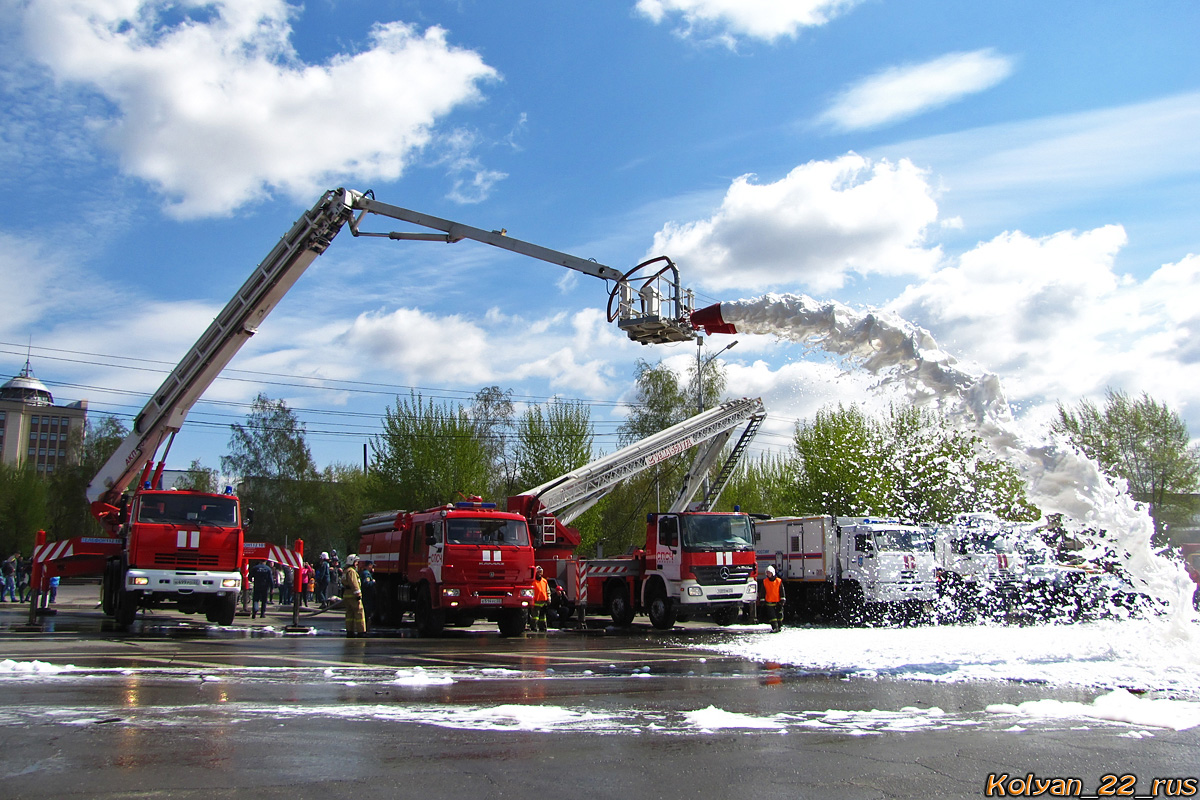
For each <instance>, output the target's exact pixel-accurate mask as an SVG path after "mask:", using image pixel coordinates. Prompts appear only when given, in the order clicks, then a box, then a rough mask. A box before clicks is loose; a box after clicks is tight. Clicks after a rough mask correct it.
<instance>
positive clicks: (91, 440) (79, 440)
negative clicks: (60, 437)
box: [46, 416, 129, 539]
mask: <svg viewBox="0 0 1200 800" xmlns="http://www.w3.org/2000/svg"><path fill="white" fill-rule="evenodd" d="M128 435H129V428H128V427H126V425H125V423H124V422H122V421H121V420H120V419H118V418H116V417H114V416H102V417H98V418H96V419H92V418H90V417H89V418H88V420H87V422H86V424H85V426H84V427H83V428H73V429H72V430H71V432H70V434H69V437H70V438H69V439H68V441H67V452H68V453H74V454H75V459H76V460H75V461H74V462H73V463H71V464H69V465H67V466H65V467H59V468H58V469H56V470H55V471H54V472H53V473H52V474H51V475H49V476H48V479H47V482H46V483H47V485H46V500H47V504H48V505H47V516H48V520H47V524H48V525H49V527H48V528H47V529H46V530H47V533H49V534H50V536H51V537H52V538H54V539H70V538H73V537H76V536H97V535H100V534H102V533H104V531H103V530H102V529H101V527H100V524H99V523H98V522H96V520H95V518H94V517H92V514H91V511H90V509H89V508H88V502H87V486H88V483H90V482H91V480H92V478H93V477H94V476H95V475H96V473H97V472H98V471H99V470H100V468H101V467H103V466H104V463H105V462H106V461H108V457H109V456H111V455H112V454H113V452H114V451H116V449H117V447H118V446H120V444H121V442H122V441H124V439H125V437H126V436H128Z"/></svg>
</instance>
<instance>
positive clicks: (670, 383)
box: [617, 359, 696, 446]
mask: <svg viewBox="0 0 1200 800" xmlns="http://www.w3.org/2000/svg"><path fill="white" fill-rule="evenodd" d="M633 377H634V380H635V381H636V383H637V387H636V389H635V390H634V402H633V403H632V404H631V407H630V411H629V416H628V417H627V418H626V419H625V421H624V422H623V423H621V426H620V427H619V428H618V429H617V433H618V434H619V436H620V442H621V445H622V446H625V445H630V444H633V443H634V442H637V441H640V440H642V439H645V438H646V437H647V436H652V435H653V434H656V433H658V432H659V431H661V430H663V429H664V428H669V427H671V426H672V425H674V424H676V423H679V422H682V421H683V420H685V419H687V418H688V417H690V416H691V415H692V414H694V413H695V408H696V406H695V400H694V399H693V400H691V401H690V402H689V399H688V396H687V393H686V392H685V391H684V390H683V389H682V388H681V387H680V386H679V376H678V375H676V374H675V371H674V370H672V369H671V368H670V367H668V366H666V365H665V364H663V363H662V362H661V361H660V362H659V363H658V364H654V365H651V364H649V363H648V362H646V361H642V360H640V359H639V360H638V362H637V365H636V366H635V367H634V374H633Z"/></svg>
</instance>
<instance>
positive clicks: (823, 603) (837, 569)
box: [754, 516, 937, 624]
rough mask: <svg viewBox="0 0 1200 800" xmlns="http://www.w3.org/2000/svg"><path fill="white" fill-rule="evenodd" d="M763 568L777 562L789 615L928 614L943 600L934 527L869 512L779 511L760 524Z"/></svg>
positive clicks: (846, 618)
mask: <svg viewBox="0 0 1200 800" xmlns="http://www.w3.org/2000/svg"><path fill="white" fill-rule="evenodd" d="M754 528H755V533H754V536H755V551H756V552H757V554H758V569H759V572H760V574H761V573H762V572H763V571H765V570H766V568H767V567H768V566H774V567H775V570H776V572H777V573H778V574H779V576H780V577H781V578H782V579H783V581H784V584H785V587H786V589H787V598H788V600H787V608H788V613H790V614H796V615H800V616H818V615H824V616H834V617H837V618H838V619H840V620H841V621H843V622H847V623H851V624H861V623H863V622H885V621H892V620H895V621H899V620H907V619H919V618H923V617H925V616H926V615H928V614H929V613H930V611H931V610H932V608H933V604H934V603H935V601H936V600H937V576H936V573H935V570H934V567H935V563H934V548H933V533H932V531H930V530H929V529H928V528H924V527H920V526H916V525H905V524H902V523H899V522H892V521H884V520H876V519H870V518H864V517H838V518H836V519H835V518H834V517H831V516H816V517H776V518H773V519H760V520H756V521H755V523H754Z"/></svg>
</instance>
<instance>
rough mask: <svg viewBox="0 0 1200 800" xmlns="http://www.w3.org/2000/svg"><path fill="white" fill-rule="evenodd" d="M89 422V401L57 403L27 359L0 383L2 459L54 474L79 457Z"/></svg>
mask: <svg viewBox="0 0 1200 800" xmlns="http://www.w3.org/2000/svg"><path fill="white" fill-rule="evenodd" d="M86 421H87V401H86V400H80V401H79V402H76V403H69V404H67V405H63V406H56V405H54V396H53V395H51V394H50V390H49V389H47V388H46V386H45V384H43V383H42V382H41V381H39V380H38V379H37V378H35V377H34V375H33V370H32V369H31V368H30V366H29V362H28V361H26V362H25V368H24V369H22V370H21V372H20V374H18V375H17V376H16V377H15V378H13V379H12V380H10V381H8V382H7V383H5V384H4V385H3V386H0V461H3V462H4V463H5V464H34V465H35V468H36V469H37V471H38V472H39V473H40V474H43V475H46V474H49V473H52V472H54V470H56V469H59V468H61V467H63V466H65V465H67V464H69V463H72V462H73V461H74V460H75V459H76V458H77V457H78V452H77V449H78V447H79V446H80V444H81V443H82V442H83V429H84V425H85V423H86Z"/></svg>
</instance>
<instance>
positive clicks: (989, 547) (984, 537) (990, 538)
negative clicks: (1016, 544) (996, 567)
mask: <svg viewBox="0 0 1200 800" xmlns="http://www.w3.org/2000/svg"><path fill="white" fill-rule="evenodd" d="M966 544H967V548H968V549H969V550H970V552H972V553H1011V552H1013V549H1014V548H1013V544H1012V542H1010V541H1009V540H1008V539H1006V538H1004V537H1003V536H1001V535H1000V534H998V533H993V534H991V535H988V534H976V535H975V536H971V537H969V538H968V539H967V542H966Z"/></svg>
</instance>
